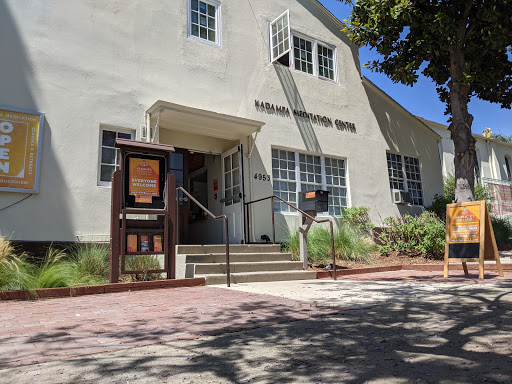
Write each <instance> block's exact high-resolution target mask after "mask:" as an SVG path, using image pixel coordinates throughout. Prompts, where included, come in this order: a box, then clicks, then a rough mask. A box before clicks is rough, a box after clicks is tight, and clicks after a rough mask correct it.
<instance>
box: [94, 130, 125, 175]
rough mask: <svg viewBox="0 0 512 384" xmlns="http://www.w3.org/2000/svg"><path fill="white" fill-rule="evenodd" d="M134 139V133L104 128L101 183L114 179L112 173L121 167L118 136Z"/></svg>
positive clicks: (102, 133)
mask: <svg viewBox="0 0 512 384" xmlns="http://www.w3.org/2000/svg"><path fill="white" fill-rule="evenodd" d="M118 137H119V138H121V139H132V138H133V137H132V134H130V133H126V132H118V131H112V130H108V129H102V131H101V143H100V152H101V153H100V170H99V173H100V175H99V179H100V183H110V182H111V181H112V173H114V171H116V170H118V169H119V160H120V151H119V148H116V147H115V146H114V145H115V142H116V139H117V138H118Z"/></svg>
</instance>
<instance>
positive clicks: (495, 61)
mask: <svg viewBox="0 0 512 384" xmlns="http://www.w3.org/2000/svg"><path fill="white" fill-rule="evenodd" d="M340 1H344V2H346V3H351V4H353V10H352V13H351V16H350V20H348V21H347V20H345V25H346V29H345V32H346V33H347V34H348V36H349V37H350V39H351V40H352V42H353V43H355V44H358V45H369V46H370V47H373V48H375V49H376V50H377V52H379V53H380V54H381V55H382V58H381V59H379V60H375V61H373V62H371V63H368V67H369V68H370V69H372V70H375V71H377V72H381V73H384V74H386V75H387V76H388V77H389V78H391V79H392V80H393V81H394V82H400V83H403V84H406V85H413V84H414V83H416V81H417V79H418V77H419V76H420V75H424V76H426V77H428V78H430V79H432V80H433V81H434V82H435V84H436V89H437V92H438V94H439V97H440V99H441V101H443V102H444V103H446V107H447V109H446V113H447V114H448V115H450V122H451V124H450V127H449V129H450V132H451V137H452V139H453V141H454V145H455V178H456V188H455V197H456V200H457V201H469V200H473V199H474V192H473V191H474V173H473V168H474V164H475V159H476V155H475V148H474V145H475V139H474V138H473V136H472V135H471V124H472V121H473V117H472V116H471V115H470V114H469V112H468V103H469V101H470V99H471V98H472V97H477V98H480V99H482V100H486V101H490V102H493V103H499V104H500V105H501V106H502V107H503V108H508V109H510V107H511V104H512V51H511V45H512V1H511V0H357V2H353V1H352V0H340Z"/></svg>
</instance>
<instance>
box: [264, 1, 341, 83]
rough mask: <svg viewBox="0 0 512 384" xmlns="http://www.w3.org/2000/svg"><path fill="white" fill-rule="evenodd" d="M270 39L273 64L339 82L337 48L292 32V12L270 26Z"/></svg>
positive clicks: (285, 13) (283, 15)
mask: <svg viewBox="0 0 512 384" xmlns="http://www.w3.org/2000/svg"><path fill="white" fill-rule="evenodd" d="M269 36H270V61H271V62H272V63H274V64H275V63H280V64H282V65H285V66H287V67H290V68H292V69H295V70H296V71H300V72H304V73H307V74H310V75H313V76H317V77H319V78H322V79H327V80H332V81H336V48H334V47H332V46H329V45H328V44H325V43H323V42H320V41H318V40H315V39H313V38H311V37H308V36H305V35H303V34H300V33H298V32H296V31H293V30H291V29H290V13H289V11H288V10H287V11H286V12H284V13H283V14H282V15H280V16H279V17H278V18H277V19H275V20H274V21H272V22H271V23H270V24H269ZM290 41H291V43H292V44H291V46H290Z"/></svg>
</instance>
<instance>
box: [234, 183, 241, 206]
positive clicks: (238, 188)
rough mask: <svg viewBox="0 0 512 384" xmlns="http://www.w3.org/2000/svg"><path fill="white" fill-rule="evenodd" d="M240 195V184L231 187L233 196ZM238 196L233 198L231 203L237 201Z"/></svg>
mask: <svg viewBox="0 0 512 384" xmlns="http://www.w3.org/2000/svg"><path fill="white" fill-rule="evenodd" d="M239 195H240V186H238V187H234V188H233V196H239ZM239 202H240V198H239V197H237V198H236V199H233V203H239Z"/></svg>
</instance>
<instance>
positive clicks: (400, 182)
mask: <svg viewBox="0 0 512 384" xmlns="http://www.w3.org/2000/svg"><path fill="white" fill-rule="evenodd" d="M387 157H388V175H389V186H390V187H391V189H399V190H401V191H405V188H404V173H403V166H402V156H401V155H396V154H394V153H389V152H388V153H387Z"/></svg>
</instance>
